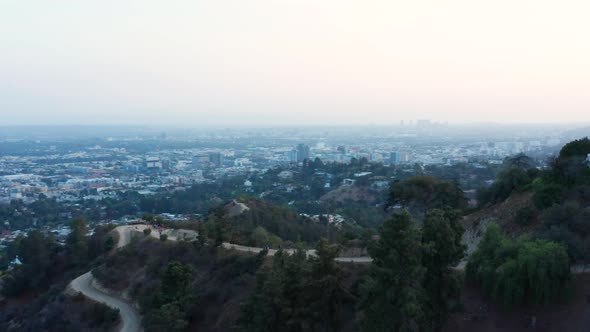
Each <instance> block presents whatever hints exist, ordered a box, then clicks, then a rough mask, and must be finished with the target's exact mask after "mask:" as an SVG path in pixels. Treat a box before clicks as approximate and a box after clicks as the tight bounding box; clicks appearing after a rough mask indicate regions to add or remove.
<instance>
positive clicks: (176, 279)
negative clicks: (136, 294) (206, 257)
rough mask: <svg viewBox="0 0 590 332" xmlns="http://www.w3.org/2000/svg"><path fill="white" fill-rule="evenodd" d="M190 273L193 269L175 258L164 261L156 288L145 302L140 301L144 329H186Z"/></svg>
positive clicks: (191, 273) (189, 296) (189, 297)
mask: <svg viewBox="0 0 590 332" xmlns="http://www.w3.org/2000/svg"><path fill="white" fill-rule="evenodd" d="M192 275H193V268H192V266H190V265H184V264H182V263H179V262H176V261H173V262H170V263H169V264H168V266H167V267H166V269H165V270H164V272H163V274H162V276H161V286H160V289H159V290H158V291H156V293H155V294H154V295H153V297H149V300H148V301H145V302H143V306H142V309H144V311H145V315H144V320H143V322H144V327H145V329H146V331H164V330H166V331H175V332H176V331H184V330H186V328H187V327H188V320H187V310H188V308H189V306H190V302H191V292H190V286H191V282H192V280H193V276H192Z"/></svg>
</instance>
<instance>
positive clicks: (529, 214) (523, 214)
mask: <svg viewBox="0 0 590 332" xmlns="http://www.w3.org/2000/svg"><path fill="white" fill-rule="evenodd" d="M534 217H535V209H533V208H532V207H530V206H525V207H523V208H522V209H520V210H518V212H516V216H515V217H514V221H515V222H516V223H517V224H519V225H521V226H527V225H529V224H530V223H531V222H532V221H533V219H534Z"/></svg>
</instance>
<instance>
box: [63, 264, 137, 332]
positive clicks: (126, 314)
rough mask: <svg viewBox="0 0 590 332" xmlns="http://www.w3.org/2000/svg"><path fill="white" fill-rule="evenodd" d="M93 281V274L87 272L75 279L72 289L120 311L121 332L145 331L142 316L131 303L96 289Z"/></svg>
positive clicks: (71, 285)
mask: <svg viewBox="0 0 590 332" xmlns="http://www.w3.org/2000/svg"><path fill="white" fill-rule="evenodd" d="M93 281H94V277H93V276H92V272H87V273H85V274H83V275H81V276H79V277H78V278H76V279H74V281H72V282H71V284H70V287H71V288H72V290H74V291H76V292H80V293H82V294H84V296H86V297H88V298H90V299H92V300H94V301H97V302H100V303H104V304H106V305H107V306H109V307H111V308H114V309H119V314H120V315H121V320H122V321H123V325H122V327H121V329H120V331H121V332H138V331H143V329H142V327H141V316H140V315H139V313H138V312H137V310H136V309H135V308H134V307H133V306H132V305H130V304H129V303H127V302H125V301H123V300H121V299H119V298H116V297H113V296H111V295H109V294H106V293H103V292H102V291H100V290H98V289H96V288H95V287H94V286H93V285H92V282H93Z"/></svg>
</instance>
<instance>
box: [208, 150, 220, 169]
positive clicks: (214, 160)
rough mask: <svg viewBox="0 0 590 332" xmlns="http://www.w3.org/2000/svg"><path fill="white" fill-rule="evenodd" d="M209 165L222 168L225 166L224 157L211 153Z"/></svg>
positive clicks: (217, 153)
mask: <svg viewBox="0 0 590 332" xmlns="http://www.w3.org/2000/svg"><path fill="white" fill-rule="evenodd" d="M209 163H211V164H212V165H213V166H215V167H221V166H222V165H223V155H222V154H221V153H219V152H212V153H209Z"/></svg>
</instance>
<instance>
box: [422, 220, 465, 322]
mask: <svg viewBox="0 0 590 332" xmlns="http://www.w3.org/2000/svg"><path fill="white" fill-rule="evenodd" d="M459 218H460V216H459V214H457V213H454V212H453V211H442V210H437V209H435V210H430V211H429V212H428V214H427V215H426V218H425V220H424V224H423V226H422V245H423V249H424V252H423V256H422V264H423V266H424V268H425V269H426V273H425V275H424V289H425V291H426V295H427V297H426V302H425V308H424V309H425V318H426V320H425V325H426V326H428V330H432V331H440V330H441V329H442V328H443V327H444V325H445V323H446V321H447V317H448V313H449V300H450V299H451V298H453V297H455V298H456V297H457V296H458V295H459V291H460V284H459V280H458V279H457V276H456V274H454V273H453V271H452V267H453V266H456V265H457V264H458V263H459V262H460V260H461V259H462V258H463V256H464V253H465V246H464V245H463V244H462V243H461V237H462V235H463V228H462V226H461V225H460V223H459Z"/></svg>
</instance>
